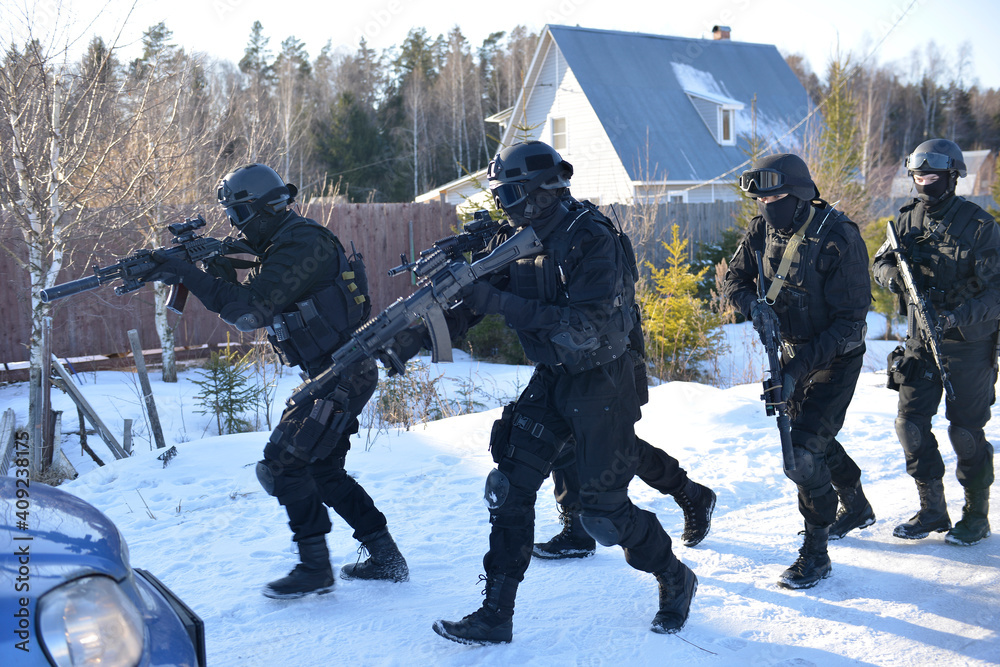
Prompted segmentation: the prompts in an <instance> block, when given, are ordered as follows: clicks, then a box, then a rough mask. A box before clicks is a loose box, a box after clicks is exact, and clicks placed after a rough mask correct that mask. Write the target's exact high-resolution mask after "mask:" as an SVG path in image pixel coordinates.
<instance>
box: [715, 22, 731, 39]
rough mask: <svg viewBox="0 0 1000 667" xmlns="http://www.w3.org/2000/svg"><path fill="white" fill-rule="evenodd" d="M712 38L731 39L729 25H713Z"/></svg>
mask: <svg viewBox="0 0 1000 667" xmlns="http://www.w3.org/2000/svg"><path fill="white" fill-rule="evenodd" d="M712 39H729V26H728V25H716V26H712Z"/></svg>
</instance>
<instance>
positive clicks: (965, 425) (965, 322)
mask: <svg viewBox="0 0 1000 667" xmlns="http://www.w3.org/2000/svg"><path fill="white" fill-rule="evenodd" d="M906 169H907V171H908V173H909V175H910V176H911V177H912V178H913V182H914V184H915V186H916V189H917V198H916V199H914V200H913V201H911V202H910V203H908V204H907V205H906V206H904V207H903V208H901V209H900V211H899V215H898V216H897V217H896V220H895V221H894V222H890V223H889V225H888V230H887V232H888V236H889V238H888V239H887V240H886V242H885V244H884V245H883V246H882V247H881V248H879V250H878V252H877V253H876V255H875V262H874V264H873V265H872V272H873V273H874V275H875V280H876V281H878V283H879V284H880V285H882V286H883V287H885V288H887V289H889V290H890V291H892V292H895V293H897V294H899V295H900V306H901V308H900V310H901V312H902V313H906V315H907V321H908V327H907V331H906V344H905V346H900V347H898V348H896V349H895V350H893V352H892V353H890V355H889V366H888V368H889V387H890V388H891V389H896V390H898V391H899V415H898V416H897V418H896V434H897V435H898V436H899V442H900V444H902V446H903V456H904V457H905V459H906V472H907V473H908V474H909V475H910V477H912V478H913V480H914V481H915V482H916V485H917V493H918V495H919V497H920V509H919V510H918V511H917V513H916V514H915V515H914V516H913V517H912V518H911V519H910V520H909V521H906V522H903V523H901V524H899V525H898V526H896V529H895V530H894V531H893V533H892V534H893V535H895V536H896V537H899V538H902V539H908V540H918V539H923V538H925V537H927V535H928V534H930V533H932V532H939V533H941V532H945V531H947V535H945V542H947V543H949V544H956V545H962V546H969V545H973V544H976V543H978V542H980V541H981V540H983V539H985V538H986V537H988V536H989V535H990V523H989V518H988V514H989V501H990V486H991V485H992V484H993V445H991V444H990V443H989V442H987V440H986V436H985V433H984V431H983V428H984V427H985V426H986V423H987V422H988V421H989V420H990V406H992V405H993V403H994V400H995V398H996V392H995V389H994V385H995V384H996V381H997V335H998V334H997V324H998V319H1000V230H998V229H997V225H996V222H994V220H993V218H992V217H991V216H990V215H989V214H988V213H987V212H986V211H984V210H983V209H981V208H980V207H979V206H977V205H975V204H974V203H972V202H970V201H967V200H966V199H964V198H962V197H959V196H958V195H956V194H955V186H956V184H957V182H958V179H959V177H961V176H965V172H966V167H965V160H964V158H963V155H962V151H961V149H960V148H959V147H958V146H957V145H956V144H955V143H954V142H951V141H948V140H946V139H931V140H929V141H925V142H923V143H921V144H920V145H919V146H917V147H916V148H915V149H914V150H913V152H912V153H911V154H910V155H909V156H907V158H906ZM942 391H943V392H944V394H945V416H946V417H947V418H948V439H949V440H950V441H951V446H952V448H953V449H954V450H955V454H956V455H957V456H958V464H957V466H956V470H955V474H956V476H957V477H958V481H959V484H961V485H962V489H963V490H964V491H965V505H964V506H963V507H962V519H961V520H960V521H958V523H956V524H955V525H954V526H953V525H952V524H951V518H950V517H949V515H948V506H947V503H946V502H945V498H944V483H943V478H944V461H943V460H942V458H941V453H940V451H939V450H938V443H937V440H936V439H935V437H934V434H933V433H932V432H931V418H932V417H933V416H934V415H935V414H936V413H937V410H938V404H939V403H940V402H941V394H942Z"/></svg>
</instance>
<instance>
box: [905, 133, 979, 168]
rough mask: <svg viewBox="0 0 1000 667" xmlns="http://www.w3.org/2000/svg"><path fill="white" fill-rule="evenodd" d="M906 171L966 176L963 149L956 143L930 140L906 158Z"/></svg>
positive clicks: (944, 140) (945, 140)
mask: <svg viewBox="0 0 1000 667" xmlns="http://www.w3.org/2000/svg"><path fill="white" fill-rule="evenodd" d="M906 171H907V173H908V174H909V175H911V176H912V175H913V172H915V171H950V172H954V173H955V174H956V175H957V176H962V177H964V176H965V173H966V171H965V158H964V157H963V156H962V149H961V148H959V147H958V144H956V143H955V142H954V141H948V140H947V139H928V140H927V141H925V142H923V143H922V144H920V145H919V146H917V147H916V148H914V149H913V152H912V153H910V154H909V155H907V156H906Z"/></svg>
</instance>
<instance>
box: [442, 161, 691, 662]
mask: <svg viewBox="0 0 1000 667" xmlns="http://www.w3.org/2000/svg"><path fill="white" fill-rule="evenodd" d="M572 173H573V172H572V167H571V166H570V165H569V163H567V162H565V161H564V160H563V159H562V158H561V156H560V155H559V154H558V153H557V152H556V151H555V150H553V149H552V148H551V147H550V146H548V145H546V144H544V143H541V142H537V141H531V142H527V143H523V144H516V145H514V146H510V147H507V148H504V149H503V150H501V151H500V152H499V153H498V154H497V155H496V157H494V159H493V161H492V162H491V163H490V167H489V172H488V176H489V183H490V189H491V192H492V194H493V196H494V199H495V201H496V203H497V204H498V206H499V207H500V208H502V209H503V211H504V212H505V213H506V214H507V215H508V216H509V218H510V220H511V222H512V223H513V224H514V225H516V226H518V227H523V226H526V225H531V226H532V228H533V229H534V231H535V232H536V233H537V235H538V237H539V238H540V239H541V241H542V243H543V246H544V250H543V252H542V254H541V255H540V256H535V257H531V258H528V259H525V260H519V261H518V262H516V263H514V264H513V265H511V268H509V269H508V270H506V271H504V272H502V274H501V275H494V276H491V277H490V280H488V281H487V280H481V281H478V282H476V283H475V284H473V285H472V286H470V288H468V289H467V290H466V291H465V293H464V295H463V298H464V303H463V305H462V306H459V307H458V308H457V309H456V310H457V311H459V313H458V314H457V316H459V317H466V316H468V317H469V319H468V320H467V322H466V324H468V323H471V322H474V321H475V317H472V315H475V316H482V315H485V314H488V313H499V314H501V315H502V316H503V317H504V319H505V320H506V322H507V324H508V325H509V326H511V327H512V328H513V329H514V330H515V331H516V332H517V334H518V338H519V339H520V341H521V345H522V347H523V348H524V351H525V354H526V355H527V356H528V358H529V359H532V360H533V361H535V362H536V363H537V365H536V368H535V372H534V374H533V375H532V377H531V380H530V381H529V382H528V386H527V387H526V388H525V390H524V391H523V392H522V394H521V396H520V398H518V400H517V402H516V403H515V404H513V406H512V408H510V409H508V410H507V414H506V415H505V418H501V419H500V420H498V421H497V422H496V424H494V428H493V435H492V437H491V441H490V449H491V452H492V454H493V458H494V460H495V461H496V463H497V468H496V469H494V470H493V472H491V473H490V475H489V476H488V477H487V480H486V501H487V504H488V506H489V509H490V523H491V525H492V530H491V534H490V548H489V551H488V552H487V553H486V556H485V557H484V558H483V566H484V568H485V570H486V576H485V581H486V590H485V594H486V599H485V601H484V602H483V605H482V607H481V608H480V609H478V610H476V611H475V612H474V613H472V614H470V615H468V616H466V617H465V618H463V619H462V620H460V621H437V622H436V623H435V624H434V631H435V632H437V633H438V634H440V635H442V636H443V637H445V638H447V639H450V640H453V641H456V642H461V643H466V644H494V643H501V642H509V641H511V637H512V631H513V630H512V629H513V624H512V617H513V613H514V599H515V596H516V592H517V588H518V584H520V582H521V581H522V580H523V578H524V573H525V570H527V568H528V563H529V561H530V560H531V554H532V538H533V532H534V518H535V498H536V494H537V492H538V489H539V487H540V486H541V484H542V482H543V481H544V479H545V478H546V476H547V475H548V474H549V473H550V471H551V468H552V464H553V462H554V461H555V460H556V458H557V457H558V455H559V452H560V451H561V449H562V448H563V445H564V443H566V442H567V440H569V439H570V438H572V439H573V441H574V444H575V448H576V459H575V461H576V464H575V471H576V473H577V475H578V476H579V479H580V480H581V484H580V504H581V513H580V524H581V526H582V527H583V528H584V530H586V531H587V533H588V534H589V535H590V536H592V537H593V538H594V539H595V540H596V541H597V542H600V543H601V544H603V545H605V546H611V545H615V544H618V545H621V546H622V548H623V549H624V550H625V559H626V561H627V562H628V563H629V564H630V565H631V566H632V567H634V568H636V569H638V570H641V571H644V572H650V573H652V574H654V575H655V576H656V579H657V581H658V582H659V585H660V596H659V611H658V612H657V614H656V616H655V618H654V619H653V623H652V628H651V629H652V630H653V631H655V632H661V633H671V632H677V631H678V630H680V629H681V627H682V626H683V625H684V623H685V621H686V620H687V616H688V610H689V607H690V604H691V598H692V597H693V596H694V593H695V589H696V588H697V579H696V578H695V576H694V573H693V572H691V570H690V569H689V568H688V567H687V566H686V565H684V564H683V563H681V562H680V561H679V560H678V559H677V558H676V557H675V556H674V554H673V551H672V550H671V544H670V537H669V536H668V535H667V534H666V532H664V530H663V528H662V527H661V526H660V523H659V521H657V519H656V516H655V515H654V514H652V513H650V512H647V511H644V510H640V509H638V508H637V507H635V505H633V504H632V503H631V502H630V501H629V498H628V483H629V481H630V480H631V479H632V476H633V475H634V473H635V469H636V465H637V462H638V458H639V456H638V451H637V448H636V440H635V432H634V424H635V422H636V420H637V419H638V418H639V397H638V395H637V393H636V386H635V384H636V383H635V376H634V371H633V359H632V357H631V355H630V354H629V353H628V349H629V334H630V333H631V331H632V329H633V327H634V326H635V323H636V322H635V315H634V309H633V303H634V289H635V285H634V281H635V278H636V276H635V274H634V273H633V269H634V255H632V252H631V245H628V249H627V250H626V249H625V245H626V243H627V239H625V240H623V239H622V238H619V235H618V233H617V231H616V230H615V229H614V228H613V226H612V225H611V223H610V221H608V220H607V218H605V217H604V216H603V215H601V214H600V213H599V212H598V211H597V210H596V208H593V207H592V206H588V205H586V204H582V203H580V202H577V201H576V200H575V199H573V198H572V197H569V196H568V187H569V179H570V177H571V176H572ZM513 231H514V230H513V228H511V227H507V228H506V231H504V230H502V231H501V233H500V234H498V236H497V238H496V239H494V241H493V242H492V243H491V245H494V244H496V243H498V242H499V241H501V240H503V238H504V237H505V236H507V235H509V234H512V233H513ZM463 330H464V327H463V326H458V327H457V329H453V331H452V333H453V334H458V333H462V331H463Z"/></svg>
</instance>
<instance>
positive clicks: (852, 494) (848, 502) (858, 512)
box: [830, 479, 875, 540]
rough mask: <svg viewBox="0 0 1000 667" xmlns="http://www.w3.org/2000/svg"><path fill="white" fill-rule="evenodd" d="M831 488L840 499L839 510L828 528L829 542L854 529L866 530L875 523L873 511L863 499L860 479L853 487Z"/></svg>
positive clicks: (866, 500) (869, 504)
mask: <svg viewBox="0 0 1000 667" xmlns="http://www.w3.org/2000/svg"><path fill="white" fill-rule="evenodd" d="M833 488H834V489H836V491H837V497H838V498H840V509H839V510H838V511H837V518H836V519H834V521H833V525H831V526H830V539H831V540H839V539H841V538H842V537H844V535H847V533H849V532H850V531H852V530H854V529H855V528H867V527H868V526H870V525H872V524H873V523H875V510H873V509H872V505H871V503H869V502H868V499H867V498H865V492H864V490H863V489H862V488H861V480H860V479H859V480H858V483H857V484H855V485H854V486H836V485H834V487H833Z"/></svg>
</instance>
